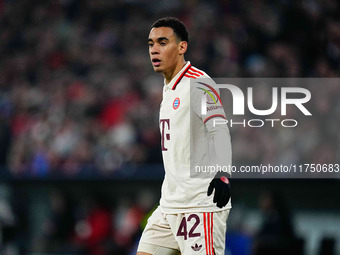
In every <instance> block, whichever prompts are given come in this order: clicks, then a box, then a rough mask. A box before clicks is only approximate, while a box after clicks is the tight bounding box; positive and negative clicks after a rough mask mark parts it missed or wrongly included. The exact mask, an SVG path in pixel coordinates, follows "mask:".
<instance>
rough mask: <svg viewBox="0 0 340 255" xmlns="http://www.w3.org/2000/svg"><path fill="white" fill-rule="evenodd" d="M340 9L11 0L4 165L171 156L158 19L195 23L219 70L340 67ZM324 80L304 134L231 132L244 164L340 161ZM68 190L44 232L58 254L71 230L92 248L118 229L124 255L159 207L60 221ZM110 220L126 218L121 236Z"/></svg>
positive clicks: (0, 154) (6, 4)
mask: <svg viewBox="0 0 340 255" xmlns="http://www.w3.org/2000/svg"><path fill="white" fill-rule="evenodd" d="M339 13H340V6H339V3H338V1H335V0H325V1H321V0H305V1H294V0H279V1H266V0H255V1H246V0H240V1H236V0H229V1H222V0H220V1H208V0H207V1H195V0H191V1H179V0H174V1H166V0H161V1H157V2H153V1H150V0H125V1H124V0H121V1H105V0H86V1H80V0H59V1H51V0H48V1H43V0H31V1H24V0H0V56H1V57H0V144H1V147H0V169H1V172H2V173H4V172H6V173H7V174H8V175H9V176H11V177H14V178H19V179H20V178H22V177H42V178H44V177H46V176H48V177H59V176H62V177H79V176H88V177H96V176H100V177H108V176H113V175H114V173H115V172H117V171H124V169H126V168H124V166H127V165H148V166H149V165H152V164H161V162H162V159H161V153H160V142H159V141H160V136H159V129H158V113H159V104H160V102H161V99H162V84H163V80H162V77H161V76H160V75H159V74H155V73H154V72H153V70H152V67H151V64H150V61H149V56H148V48H147V36H148V33H149V30H150V26H151V24H152V23H153V22H154V21H155V20H156V19H157V18H160V17H163V16H176V17H178V18H180V19H181V20H183V21H184V23H185V24H186V25H187V27H188V30H189V34H190V42H189V51H188V53H187V56H186V59H187V60H190V61H191V62H192V64H193V65H194V66H196V67H198V68H200V69H202V70H204V71H206V72H207V73H208V74H209V75H210V76H211V77H318V78H335V77H339V75H340V19H339V16H338V14H339ZM321 86H322V85H320V88H314V91H311V92H312V96H314V97H317V98H313V100H312V101H311V102H310V103H311V105H310V107H311V111H312V113H313V118H310V119H308V120H304V121H302V122H301V125H299V127H298V129H296V130H294V132H293V131H292V130H287V129H286V130H280V131H279V132H277V130H275V129H273V128H268V129H267V130H266V132H263V130H262V131H259V130H258V129H254V128H235V129H231V133H232V144H233V161H234V163H235V164H240V163H242V164H259V163H273V164H279V163H287V162H289V163H301V162H302V163H306V162H307V163H335V162H336V161H337V162H339V158H340V147H339V144H340V136H339V132H338V130H339V129H340V123H339V119H340V118H339V116H340V101H339V95H340V86H325V87H324V88H322V87H321ZM267 98H269V99H270V97H267ZM269 99H268V100H269ZM264 100H266V98H265V99H264ZM269 103H270V102H269ZM294 117H295V118H297V119H298V118H299V116H294ZM278 144H279V145H280V146H277V145H278ZM65 199H67V198H65V197H63V196H62V195H61V194H59V193H56V194H54V195H53V196H52V197H51V201H50V202H51V209H50V214H49V215H50V219H49V220H47V221H46V222H45V223H44V228H43V230H42V233H43V234H44V237H43V239H39V240H40V241H41V240H45V241H46V242H45V243H42V244H41V243H40V244H39V247H38V248H36V249H37V250H41V251H49V250H48V249H46V247H49V248H50V249H51V250H52V251H54V252H58V247H59V248H60V247H63V246H60V244H61V243H62V242H64V241H65V236H68V237H69V238H70V239H68V240H67V241H68V242H67V244H69V241H70V240H72V244H73V245H75V246H77V245H78V246H77V247H78V248H79V247H82V248H83V249H85V250H86V249H87V251H90V252H92V253H91V254H105V253H101V252H102V251H101V250H91V249H92V248H93V247H95V248H94V249H97V248H98V247H97V246H91V244H92V242H94V243H96V242H97V241H96V240H97V239H96V238H99V239H98V240H100V241H103V240H104V242H105V241H107V240H110V241H111V244H112V240H115V243H116V244H118V246H119V245H120V244H122V245H121V248H122V249H123V251H122V250H121V251H120V253H117V254H124V252H126V251H127V250H130V249H131V245H132V243H133V241H135V240H134V239H133V237H134V235H136V233H138V231H139V225H138V223H137V222H139V221H140V220H141V219H142V218H143V215H144V214H145V212H146V211H147V209H150V208H147V209H146V208H141V207H140V206H139V205H138V203H131V204H129V205H125V207H124V205H121V206H120V207H119V206H117V207H115V208H114V210H113V209H112V208H109V209H108V208H107V207H105V206H103V204H100V203H99V204H98V203H97V204H96V203H94V204H96V206H94V204H92V205H91V206H89V205H80V204H77V207H76V208H75V209H74V210H76V211H77V212H78V215H82V216H81V217H78V218H77V219H78V220H79V222H75V221H73V222H62V221H63V220H66V221H67V220H70V219H74V218H72V217H69V215H70V214H69V213H73V215H74V213H75V212H74V211H73V212H70V211H68V210H71V209H72V206H69V207H66V206H65V204H66V203H67V202H66V200H65ZM6 201H7V202H8V200H6V199H5V200H4V203H5V202H6ZM86 201H87V202H86V203H89V201H91V200H89V199H87V200H86ZM2 208H6V207H2ZM89 208H91V210H90V209H89ZM119 208H120V209H119ZM7 212H10V211H7ZM112 214H114V215H115V217H119V215H120V216H121V217H130V218H129V219H128V220H127V221H126V222H127V223H126V224H127V225H128V224H130V222H131V221H132V219H133V220H134V221H133V226H130V225H128V226H120V227H122V228H124V227H126V228H128V231H127V230H126V229H125V230H122V229H120V228H119V226H118V225H114V224H113V223H112V219H113V218H114V217H112ZM5 215H7V216H8V215H10V214H5ZM129 215H130V216H129ZM19 218H20V217H19ZM3 219H6V218H3ZM7 219H10V218H7ZM96 220H100V221H102V222H100V223H96V226H103V228H102V229H99V230H98V232H97V235H98V236H95V235H96V234H95V233H94V232H92V236H91V235H90V234H89V233H88V232H86V231H87V230H88V229H89V224H92V223H93V222H95V221H96ZM137 220H138V221H137ZM104 221H105V222H104ZM7 222H11V221H10V220H9V221H7ZM116 222H117V223H119V224H123V223H124V222H125V221H124V219H118V218H117V220H116ZM98 224H99V225H98ZM14 225H16V224H14ZM108 225H109V226H114V227H113V228H117V229H116V230H115V231H116V232H114V233H116V236H112V229H111V228H110V229H107V226H108ZM129 228H131V229H132V230H131V231H130V229H129ZM74 230H76V232H74ZM77 231H78V232H77ZM129 231H130V232H129ZM74 233H78V234H79V235H78V236H77V235H74ZM119 233H123V234H126V233H128V234H127V236H119ZM72 234H73V236H71V235H72ZM58 236H59V237H63V238H61V239H58ZM91 238H93V239H91ZM112 238H113V239H112ZM124 238H125V239H124ZM53 240H54V241H56V244H55V245H56V246H53V245H54V244H53V243H51V242H53ZM131 240H132V241H131ZM44 245H45V247H44ZM103 245H104V246H105V244H103ZM124 245H125V246H124ZM57 246H58V247H57ZM51 247H52V248H51ZM53 247H55V249H53ZM105 247H106V248H107V246H105ZM73 248H74V247H73ZM116 248H117V247H115V248H113V247H109V248H108V249H107V250H106V251H110V249H116ZM65 249H66V248H65ZM98 249H100V248H98ZM124 249H125V250H124ZM104 250H105V249H104Z"/></svg>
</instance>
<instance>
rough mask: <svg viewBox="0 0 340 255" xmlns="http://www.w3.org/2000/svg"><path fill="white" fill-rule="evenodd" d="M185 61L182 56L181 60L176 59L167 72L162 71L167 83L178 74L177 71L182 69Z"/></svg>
mask: <svg viewBox="0 0 340 255" xmlns="http://www.w3.org/2000/svg"><path fill="white" fill-rule="evenodd" d="M185 64H186V62H185V60H184V58H183V59H182V60H181V61H178V63H177V65H176V66H175V68H173V69H172V70H170V71H169V72H166V73H163V76H164V78H165V83H166V84H169V83H170V82H171V80H172V79H173V78H174V77H175V76H176V75H177V74H178V72H179V71H181V70H182V68H183V66H185Z"/></svg>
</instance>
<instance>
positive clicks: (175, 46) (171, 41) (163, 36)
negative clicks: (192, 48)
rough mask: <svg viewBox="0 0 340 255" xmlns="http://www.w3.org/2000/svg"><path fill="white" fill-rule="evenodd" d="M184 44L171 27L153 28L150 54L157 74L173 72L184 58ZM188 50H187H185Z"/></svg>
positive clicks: (149, 40)
mask: <svg viewBox="0 0 340 255" xmlns="http://www.w3.org/2000/svg"><path fill="white" fill-rule="evenodd" d="M183 43H184V44H186V42H179V41H178V39H177V37H176V35H175V33H174V31H173V30H172V28H170V27H157V28H152V29H151V31H150V34H149V39H148V44H149V54H150V59H151V63H152V66H153V69H154V70H155V72H161V73H163V74H166V73H168V72H172V71H173V70H174V69H175V68H176V67H177V65H178V63H179V61H180V60H181V58H183V56H182V55H183V54H184V52H185V51H183ZM185 46H186V45H185ZM185 50H186V48H185Z"/></svg>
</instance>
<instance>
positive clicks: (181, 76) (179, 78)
mask: <svg viewBox="0 0 340 255" xmlns="http://www.w3.org/2000/svg"><path fill="white" fill-rule="evenodd" d="M190 67H191V64H189V65H188V66H187V68H186V69H185V70H184V71H183V73H182V74H181V75H180V76H179V77H178V79H177V81H176V82H175V84H174V86H172V89H173V90H174V89H176V86H177V85H178V83H179V82H180V81H181V80H182V78H183V76H184V75H185V73H186V72H187V71H188V70H189V68H190Z"/></svg>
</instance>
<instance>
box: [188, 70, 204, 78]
mask: <svg viewBox="0 0 340 255" xmlns="http://www.w3.org/2000/svg"><path fill="white" fill-rule="evenodd" d="M190 70H191V69H189V70H188V72H187V73H188V74H191V75H194V76H196V77H199V76H201V75H200V74H198V73H193V72H190Z"/></svg>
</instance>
